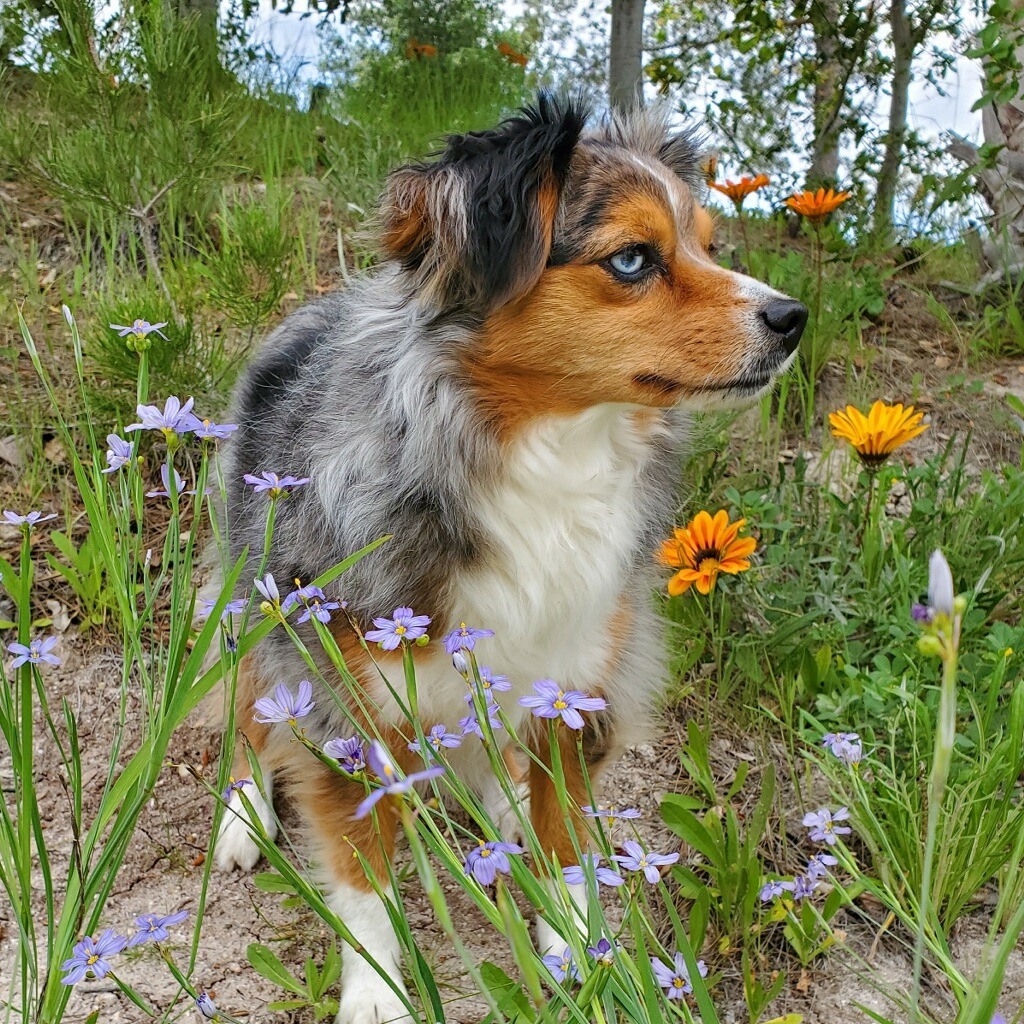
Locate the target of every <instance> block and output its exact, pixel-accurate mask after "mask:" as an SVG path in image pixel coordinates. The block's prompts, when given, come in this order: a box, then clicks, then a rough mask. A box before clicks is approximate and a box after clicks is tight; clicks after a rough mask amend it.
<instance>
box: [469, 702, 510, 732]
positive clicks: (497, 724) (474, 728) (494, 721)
mask: <svg viewBox="0 0 1024 1024" xmlns="http://www.w3.org/2000/svg"><path fill="white" fill-rule="evenodd" d="M500 710H501V708H500V707H498V705H497V704H494V703H491V704H488V705H487V721H488V722H490V725H491V728H492V729H500V728H501V727H502V726H501V719H500V718H499V717H498V712H499V711H500ZM459 727H460V728H461V729H462V735H463V736H468V735H469V734H470V733H473V735H474V736H479V737H480V739H483V738H484V731H483V728H482V727H481V725H480V719H479V718H478V717H477V714H476V712H475V711H474V712H472V713H471V714H468V715H466V717H465V718H460V719H459Z"/></svg>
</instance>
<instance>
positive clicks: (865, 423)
mask: <svg viewBox="0 0 1024 1024" xmlns="http://www.w3.org/2000/svg"><path fill="white" fill-rule="evenodd" d="M923 419H924V413H923V412H914V407H913V406H912V405H908V406H907V407H906V408H904V407H903V406H902V405H886V404H885V402H882V401H878V402H875V404H874V405H873V406H871V411H870V412H869V413H868V414H867V416H865V415H864V414H863V413H862V412H861V411H860V409H857V408H854V406H852V405H848V406H847V407H846V408H845V409H840V410H839V411H837V412H833V413H829V417H828V421H829V423H831V424H832V435H833V437H838V438H842V439H843V440H846V441H849V442H850V444H851V445H853V448H854V451H856V453H857V454H858V455H859V456H860V460H861V462H863V463H864V465H865V466H867V468H868V469H878V467H879V466H881V465H882V463H883V462H885V460H886V459H887V458H888V457H889V456H890V455H891V454H892V453H893V452H894V451H896V449H897V448H899V447H900V446H902V445H904V444H906V443H907V442H908V441H909V440H910V439H911V438H914V437H917V436H918V434H923V433H924V432H925V430H927V429H928V425H927V424H926V423H922V422H921V420H923Z"/></svg>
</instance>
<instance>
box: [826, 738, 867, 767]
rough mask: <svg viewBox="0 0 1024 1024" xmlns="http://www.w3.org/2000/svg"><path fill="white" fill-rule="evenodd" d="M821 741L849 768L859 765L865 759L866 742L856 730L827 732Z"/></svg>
mask: <svg viewBox="0 0 1024 1024" xmlns="http://www.w3.org/2000/svg"><path fill="white" fill-rule="evenodd" d="M821 742H822V745H823V746H825V747H827V748H828V749H829V750H830V751H831V752H832V754H833V756H835V757H837V758H839V760H840V761H842V762H843V764H845V765H846V766H847V767H849V768H856V767H858V766H859V765H860V763H861V761H862V760H863V759H864V744H863V743H861V739H860V736H858V735H857V733H855V732H827V733H825V735H824V736H823V737H822V740H821Z"/></svg>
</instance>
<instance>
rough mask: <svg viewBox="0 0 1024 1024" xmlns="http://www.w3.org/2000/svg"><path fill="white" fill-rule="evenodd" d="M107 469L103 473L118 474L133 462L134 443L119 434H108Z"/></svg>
mask: <svg viewBox="0 0 1024 1024" xmlns="http://www.w3.org/2000/svg"><path fill="white" fill-rule="evenodd" d="M107 444H108V445H109V447H108V448H107V468H106V469H104V470H101V472H103V473H116V472H117V471H118V470H119V469H121V468H122V466H127V465H128V463H129V462H131V461H132V443H131V441H126V440H125V439H124V438H123V437H118V436H117V434H107Z"/></svg>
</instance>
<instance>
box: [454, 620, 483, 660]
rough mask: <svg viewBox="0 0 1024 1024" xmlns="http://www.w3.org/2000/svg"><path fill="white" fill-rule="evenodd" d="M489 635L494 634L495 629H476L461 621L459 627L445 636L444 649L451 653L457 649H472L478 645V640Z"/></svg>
mask: <svg viewBox="0 0 1024 1024" xmlns="http://www.w3.org/2000/svg"><path fill="white" fill-rule="evenodd" d="M489 636H494V630H493V629H474V628H473V627H472V626H467V625H466V624H465V623H464V622H460V623H459V627H458V629H453V630H452V631H451V632H450V633H449V634H448V635H447V636H446V637H445V638H444V649H445V650H446V651H447V652H448V653H449V654H454V653H455V652H456V651H471V650H473V648H474V647H476V642H477V640H485V639H486V638H487V637H489Z"/></svg>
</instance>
